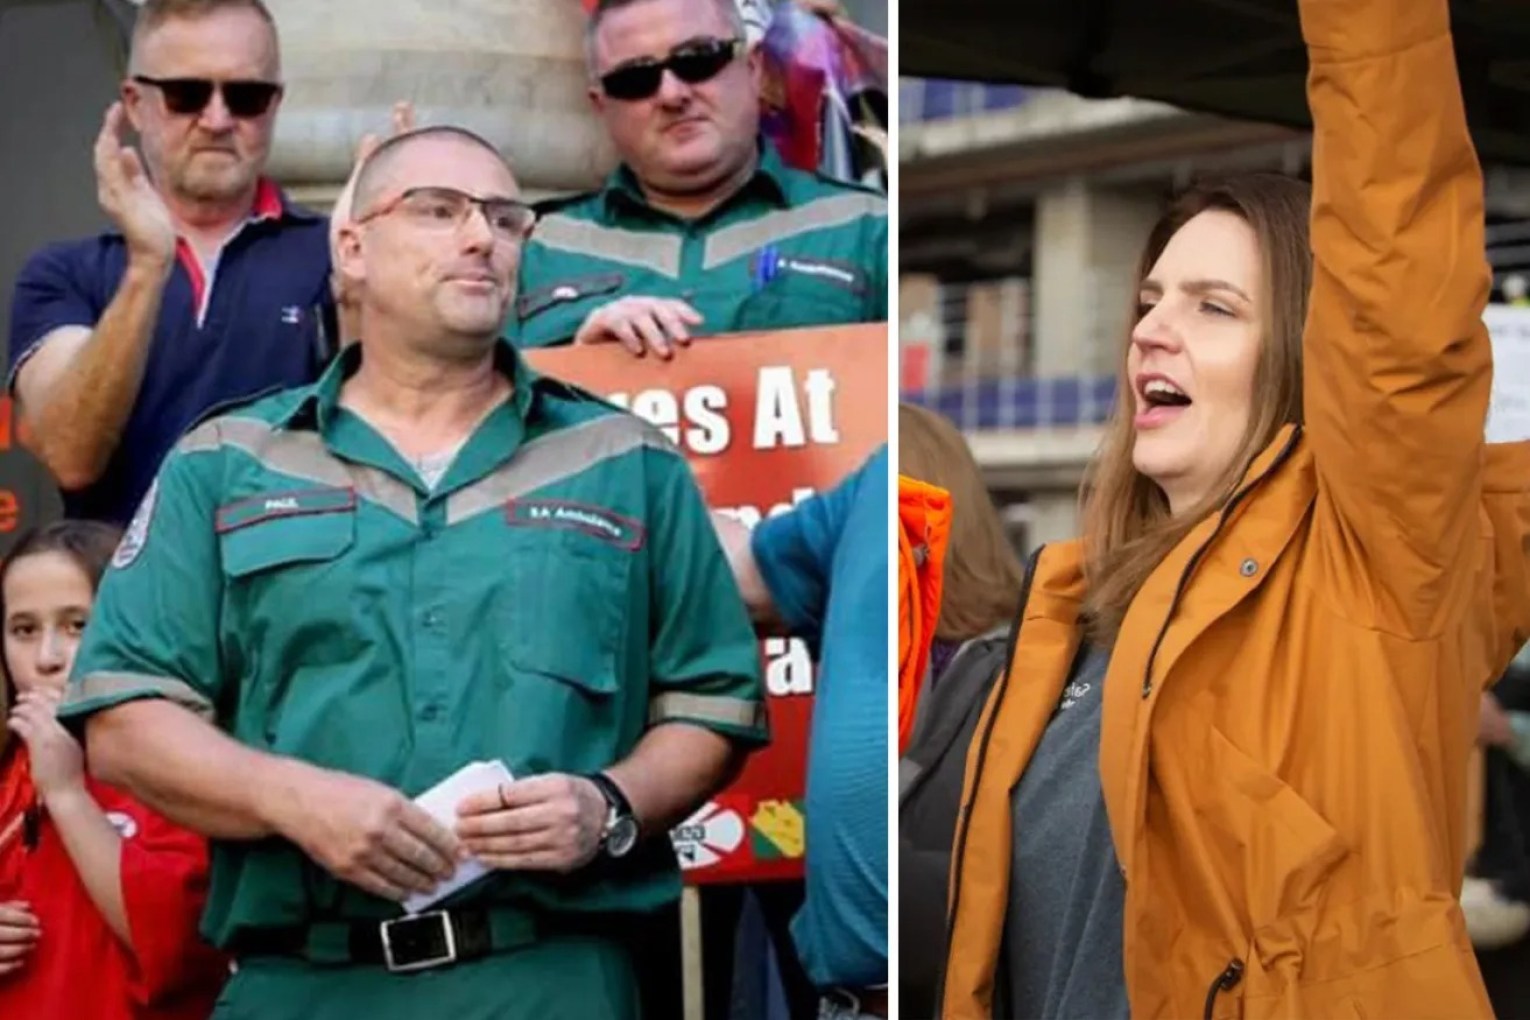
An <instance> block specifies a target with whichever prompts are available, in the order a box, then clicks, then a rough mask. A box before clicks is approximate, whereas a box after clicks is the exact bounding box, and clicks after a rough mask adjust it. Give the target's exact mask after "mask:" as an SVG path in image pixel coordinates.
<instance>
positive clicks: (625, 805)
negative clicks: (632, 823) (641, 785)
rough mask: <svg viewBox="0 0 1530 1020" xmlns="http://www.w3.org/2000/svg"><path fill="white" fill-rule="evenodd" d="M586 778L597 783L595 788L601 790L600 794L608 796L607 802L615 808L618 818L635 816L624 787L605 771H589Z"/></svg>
mask: <svg viewBox="0 0 1530 1020" xmlns="http://www.w3.org/2000/svg"><path fill="white" fill-rule="evenodd" d="M584 778H586V779H588V780H589V781H590V782H592V783H594V784H595V788H596V789H598V790H599V791H600V795H601V796H602V797H604V798H606V803H607V804H609V805H610V806H611V807H612V808H614V809H615V811H616V815H617V817H618V818H634V816H633V814H632V802H631V801H630V800H628V799H627V795H626V794H625V793H623V792H622V788H621V787H620V786H617V785H616V783H615V782H614V781H612V779H611V777H610V776H608V775H606V774H605V773H604V772H588V773H586V774H585V777H584Z"/></svg>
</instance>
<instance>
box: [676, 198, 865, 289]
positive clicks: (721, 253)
mask: <svg viewBox="0 0 1530 1020" xmlns="http://www.w3.org/2000/svg"><path fill="white" fill-rule="evenodd" d="M886 215H887V199H885V198H883V197H882V196H881V195H876V194H872V193H869V192H861V191H852V190H849V189H845V190H844V191H842V192H839V193H836V194H832V195H824V196H823V197H821V198H815V199H813V200H811V201H808V202H804V203H803V204H802V205H797V206H792V207H791V208H789V209H778V210H776V211H774V212H768V213H766V214H765V215H763V216H759V217H756V218H755V219H752V220H748V221H746V222H744V223H735V224H733V225H732V226H729V227H723V228H722V229H721V230H718V231H716V232H715V233H713V234H711V235H710V236H708V237H707V241H706V248H705V249H704V251H703V253H702V260H701V266H702V268H703V269H712V268H714V267H716V266H720V265H723V264H724V263H727V262H732V261H733V260H734V259H736V258H739V257H741V256H743V255H747V254H748V253H749V252H752V251H755V250H757V249H759V248H763V247H764V246H765V245H767V244H775V243H777V242H780V241H784V240H786V239H787V238H791V237H795V236H797V235H798V234H805V233H807V232H808V231H811V230H828V229H830V228H833V227H842V226H844V225H845V224H847V223H854V222H855V221H856V220H859V219H863V218H866V217H877V216H886ZM883 254H884V256H885V254H886V253H885V252H884V253H883Z"/></svg>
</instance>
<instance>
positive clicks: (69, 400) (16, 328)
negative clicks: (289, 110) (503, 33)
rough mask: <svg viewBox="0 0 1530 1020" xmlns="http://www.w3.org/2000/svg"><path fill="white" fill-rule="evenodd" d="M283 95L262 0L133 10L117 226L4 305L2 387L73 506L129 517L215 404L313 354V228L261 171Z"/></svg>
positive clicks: (326, 312) (324, 282) (318, 352)
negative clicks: (6, 339) (6, 337)
mask: <svg viewBox="0 0 1530 1020" xmlns="http://www.w3.org/2000/svg"><path fill="white" fill-rule="evenodd" d="M281 96H282V86H281V62H280V57H279V53H278V43H277V36H276V28H275V25H274V23H273V22H272V20H271V15H270V14H269V12H268V11H267V10H266V8H265V7H264V5H263V4H262V3H261V2H260V0H148V2H146V3H145V4H144V5H143V7H142V9H141V11H140V12H139V15H138V20H137V23H136V25H135V28H134V32H133V38H132V53H131V56H130V61H129V74H128V77H127V78H126V80H125V81H124V82H123V84H122V89H121V98H120V101H119V102H117V103H114V104H113V105H112V107H111V109H110V110H109V111H108V112H107V114H106V117H105V121H104V123H103V125H102V129H101V133H100V137H99V138H98V139H97V140H96V146H95V168H96V180H97V196H98V198H99V201H100V203H101V207H102V209H103V210H104V211H105V213H106V215H107V217H108V218H109V219H110V221H111V224H112V227H111V229H110V230H108V231H107V232H106V233H103V234H101V235H99V236H97V237H94V238H91V239H88V240H83V241H76V242H69V243H64V244H57V245H52V246H49V247H47V248H45V249H43V250H42V251H40V252H39V253H37V254H36V255H34V256H33V258H32V259H31V260H30V261H29V262H28V264H27V265H26V267H25V268H24V269H23V270H22V272H21V274H20V276H19V277H18V279H17V282H16V293H15V301H14V302H13V313H12V320H11V329H10V376H9V385H10V388H11V392H12V393H13V395H14V396H15V397H16V398H17V403H18V406H19V408H20V412H21V414H22V416H23V418H24V420H25V421H26V422H27V424H28V425H30V433H31V435H32V437H33V440H32V443H33V450H34V452H35V453H36V454H37V455H38V457H39V459H40V460H41V461H42V462H43V463H44V464H45V465H47V467H48V468H49V469H50V471H51V473H52V475H53V477H54V479H55V480H56V481H57V482H58V484H59V487H60V488H61V489H62V490H63V494H64V505H65V511H66V513H67V514H68V515H69V516H71V517H84V518H94V519H99V520H105V521H110V522H113V523H116V524H122V523H125V522H126V520H127V519H128V518H129V517H130V516H131V515H132V513H133V508H134V507H135V506H136V505H137V504H138V502H139V500H140V499H141V498H142V497H143V495H144V493H145V492H146V491H147V489H148V488H149V484H150V481H151V480H152V478H153V476H154V472H155V470H156V469H157V468H158V466H159V463H160V461H161V460H162V459H163V458H164V455H165V453H166V452H167V451H168V450H169V448H170V446H171V444H172V443H173V442H174V441H175V439H176V438H177V437H178V436H180V435H181V433H182V432H184V431H185V430H186V428H187V427H188V426H189V425H190V424H191V423H192V422H194V421H195V420H196V419H198V418H200V417H201V416H202V415H203V414H205V413H206V412H207V411H208V409H209V408H211V407H213V406H215V405H218V404H220V403H223V402H226V401H230V400H236V399H240V398H243V397H247V396H249V395H251V394H253V393H256V392H260V391H263V390H267V389H271V388H274V387H282V386H292V385H297V384H301V383H304V382H308V381H311V380H312V379H313V378H314V377H315V375H316V374H317V373H318V370H319V368H320V366H321V365H322V363H323V362H324V361H325V360H327V347H328V343H329V341H328V340H327V339H326V338H327V337H332V336H333V335H334V325H333V316H334V313H333V311H332V308H333V303H332V301H331V298H330V294H329V282H328V281H329V250H328V243H327V224H326V223H325V221H324V220H323V219H322V218H321V217H318V216H316V215H314V214H312V213H309V212H306V211H304V210H303V209H300V208H298V207H296V206H294V205H292V204H291V203H289V202H288V201H287V199H286V198H285V197H284V196H283V195H282V193H281V192H280V191H279V190H278V189H277V188H276V186H275V185H273V184H272V183H271V182H269V181H268V180H266V179H265V178H263V177H262V176H261V173H262V170H263V168H264V167H265V164H266V157H267V153H268V151H269V149H270V145H271V134H272V130H273V127H274V125H275V121H276V113H277V108H278V107H279V105H280V103H281ZM129 129H131V130H132V131H134V132H136V134H137V136H138V146H137V148H136V149H135V148H130V147H128V146H127V145H126V144H125V143H124V141H123V136H124V134H125V133H126V132H127V131H128V130H129Z"/></svg>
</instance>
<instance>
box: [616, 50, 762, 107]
mask: <svg viewBox="0 0 1530 1020" xmlns="http://www.w3.org/2000/svg"><path fill="white" fill-rule="evenodd" d="M742 47H743V42H742V40H739V39H707V40H703V41H701V42H693V43H686V44H684V45H683V46H677V47H675V48H674V49H673V50H671V51H670V54H669V56H667V57H665V58H664V59H663V60H654V59H653V58H651V57H645V58H642V59H640V60H636V61H633V62H632V63H630V64H623V65H622V66H621V67H618V68H616V70H614V71H607V72H606V73H605V74H603V75H601V76H600V88H601V90H602V91H603V92H605V94H606V95H608V96H610V97H611V98H612V99H621V100H625V101H627V102H633V101H636V100H639V99H647V98H648V97H650V96H652V95H653V94H654V93H655V92H657V91H659V84H660V83H661V82H662V81H663V80H664V72H665V71H666V70H669V71H672V72H674V75H675V77H676V78H679V79H680V80H681V81H683V82H685V83H686V84H688V85H699V84H701V83H702V82H704V81H710V80H712V79H713V78H716V77H717V76H718V75H719V74H721V73H722V69H723V68H725V67H727V66H728V65H729V64H731V63H732V62H733V59H734V57H736V56H738V53H739V50H740V49H741V48H742Z"/></svg>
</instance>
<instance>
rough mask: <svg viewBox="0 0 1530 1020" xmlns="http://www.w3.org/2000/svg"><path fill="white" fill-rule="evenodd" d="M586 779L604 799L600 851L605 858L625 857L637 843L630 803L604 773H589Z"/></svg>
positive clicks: (635, 818) (634, 821) (636, 832)
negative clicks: (604, 815)
mask: <svg viewBox="0 0 1530 1020" xmlns="http://www.w3.org/2000/svg"><path fill="white" fill-rule="evenodd" d="M584 778H586V779H588V780H589V781H590V782H592V783H594V784H595V788H596V789H597V790H599V791H600V795H601V796H602V797H604V798H605V799H606V806H607V808H608V809H609V810H608V811H607V812H606V824H605V828H603V829H602V830H601V832H600V849H602V850H604V851H605V854H606V856H607V857H612V858H616V857H625V856H627V854H629V853H631V852H632V848H633V847H634V846H636V845H637V841H638V821H637V816H636V815H634V814H633V813H632V803H631V802H630V801H629V800H627V795H626V794H625V793H622V788H621V787H619V786H617V785H616V784H615V783H614V782H612V781H611V777H610V776H608V775H606V774H605V773H604V772H590V773H588V774H586V775H585V777H584Z"/></svg>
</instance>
